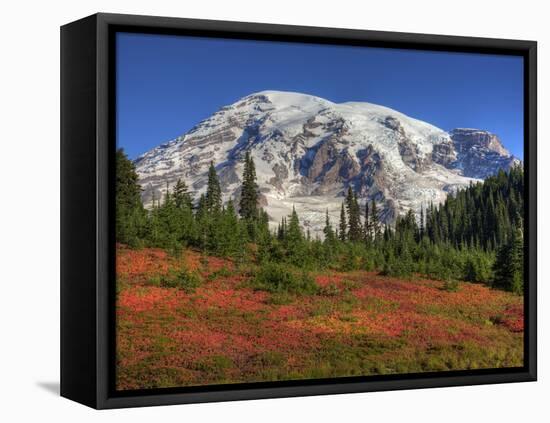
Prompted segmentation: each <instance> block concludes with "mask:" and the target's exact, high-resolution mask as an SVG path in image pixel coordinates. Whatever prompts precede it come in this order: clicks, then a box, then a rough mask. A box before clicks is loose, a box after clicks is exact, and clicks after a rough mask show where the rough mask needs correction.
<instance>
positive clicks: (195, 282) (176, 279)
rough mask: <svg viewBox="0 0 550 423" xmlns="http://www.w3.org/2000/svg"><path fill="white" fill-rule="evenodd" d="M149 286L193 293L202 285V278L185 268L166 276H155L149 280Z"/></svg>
mask: <svg viewBox="0 0 550 423" xmlns="http://www.w3.org/2000/svg"><path fill="white" fill-rule="evenodd" d="M149 284H150V285H153V286H159V287H163V288H178V289H183V290H184V291H185V292H194V291H195V289H196V288H198V287H199V286H200V285H201V284H202V278H201V277H200V275H199V274H198V273H196V272H190V271H188V270H187V269H185V268H182V269H179V270H177V271H170V272H169V273H167V274H166V275H155V276H153V277H151V278H150V279H149Z"/></svg>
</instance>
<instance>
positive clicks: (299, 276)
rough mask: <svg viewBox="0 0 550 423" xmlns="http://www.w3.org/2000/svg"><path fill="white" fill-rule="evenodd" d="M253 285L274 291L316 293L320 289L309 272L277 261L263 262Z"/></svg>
mask: <svg viewBox="0 0 550 423" xmlns="http://www.w3.org/2000/svg"><path fill="white" fill-rule="evenodd" d="M253 286H254V288H256V289H261V290H264V291H268V292H272V293H279V292H288V293H294V294H315V293H317V292H318V289H319V288H318V286H317V284H316V283H315V281H314V280H313V278H312V277H311V276H310V275H309V274H308V273H306V272H299V271H296V270H294V269H291V268H290V267H289V266H288V265H283V264H277V263H265V264H263V265H262V266H261V267H260V268H259V269H258V272H257V273H256V277H255V278H254V281H253Z"/></svg>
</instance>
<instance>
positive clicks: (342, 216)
mask: <svg viewBox="0 0 550 423" xmlns="http://www.w3.org/2000/svg"><path fill="white" fill-rule="evenodd" d="M347 228H348V224H347V220H346V210H345V209H344V203H342V209H341V210H340V228H339V230H338V233H339V238H340V241H342V242H343V241H345V240H346V232H347Z"/></svg>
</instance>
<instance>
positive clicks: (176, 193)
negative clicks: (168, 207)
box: [172, 179, 193, 210]
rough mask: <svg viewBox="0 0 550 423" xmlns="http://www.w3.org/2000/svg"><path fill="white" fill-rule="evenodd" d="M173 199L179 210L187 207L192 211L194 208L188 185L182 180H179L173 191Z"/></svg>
mask: <svg viewBox="0 0 550 423" xmlns="http://www.w3.org/2000/svg"><path fill="white" fill-rule="evenodd" d="M172 199H173V200H174V204H175V206H176V207H177V208H183V207H187V208H188V209H190V210H191V209H192V208H193V200H192V199H191V195H190V194H189V192H188V189H187V185H186V183H185V182H184V181H182V180H181V179H178V180H177V182H176V184H175V185H174V187H173V189H172Z"/></svg>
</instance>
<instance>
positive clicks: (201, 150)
mask: <svg viewBox="0 0 550 423" xmlns="http://www.w3.org/2000/svg"><path fill="white" fill-rule="evenodd" d="M246 151H250V153H251V155H252V157H253V159H254V162H255V165H256V173H257V178H258V185H259V187H260V191H261V201H262V206H263V207H264V208H265V209H266V210H267V212H268V214H269V216H270V219H271V221H272V222H278V221H280V218H281V217H282V216H284V215H288V214H289V213H290V211H291V210H292V206H293V205H295V206H296V210H297V211H298V213H299V215H300V218H301V220H302V223H303V224H304V225H305V226H306V227H309V228H311V230H312V234H315V233H316V232H317V231H319V232H320V231H321V229H322V227H323V225H324V214H325V210H326V209H328V210H329V214H330V215H331V217H332V220H333V223H334V224H335V223H336V222H337V221H338V216H339V210H340V204H341V202H342V199H343V195H344V193H345V191H346V189H347V187H348V186H352V187H353V188H354V189H355V190H356V191H357V193H358V195H359V197H360V198H361V199H362V201H361V202H362V203H364V201H365V200H367V199H368V200H370V199H375V200H376V201H377V202H378V203H379V204H380V206H381V208H382V212H381V215H382V218H383V219H384V220H385V221H388V222H391V221H392V220H393V219H394V218H395V216H396V215H397V214H398V213H402V212H405V211H407V210H408V209H413V210H414V211H415V212H418V211H419V210H420V207H421V204H424V205H426V204H428V203H430V202H434V203H439V202H441V201H443V200H444V199H445V198H446V196H447V194H448V193H449V192H452V191H454V190H456V189H457V188H459V187H464V186H467V185H468V184H469V183H470V182H471V181H476V180H479V179H483V178H486V177H487V176H489V175H491V174H494V173H495V172H497V171H498V170H499V169H502V168H504V169H507V168H509V167H511V166H513V165H514V164H516V163H519V160H518V159H517V158H515V157H513V156H512V155H511V154H510V153H509V152H508V151H507V150H506V149H505V148H504V147H503V146H502V144H501V142H500V141H499V139H498V138H497V137H496V136H495V135H493V134H490V133H488V132H486V131H481V130H477V129H455V130H453V131H451V132H450V133H447V132H445V131H443V130H441V129H439V128H436V127H435V126H432V125H430V124H428V123H425V122H422V121H420V120H416V119H413V118H411V117H408V116H405V115H404V114H402V113H399V112H397V111H395V110H392V109H389V108H387V107H383V106H378V105H374V104H370V103H359V102H348V103H340V104H336V103H332V102H330V101H328V100H325V99H322V98H319V97H315V96H311V95H306V94H300V93H292V92H280V91H262V92H259V93H254V94H251V95H248V96H246V97H244V98H242V99H240V100H239V101H237V102H236V103H233V104H231V105H229V106H225V107H222V108H221V109H220V110H219V111H217V112H216V113H214V114H213V115H212V116H210V117H209V118H208V119H205V120H203V121H202V122H200V123H199V124H198V125H197V126H195V127H194V128H193V129H192V130H190V131H189V132H187V133H186V134H184V135H182V136H180V137H178V138H176V139H174V140H172V141H170V142H168V143H166V144H162V145H160V146H158V147H156V148H154V149H152V150H150V151H149V152H147V153H145V154H143V155H142V156H140V157H139V158H138V159H137V160H136V161H135V164H136V169H137V172H138V175H139V178H140V183H141V185H142V187H143V190H144V191H143V199H144V202H145V203H146V204H148V203H150V202H151V199H152V197H153V192H155V198H157V199H158V198H160V197H162V196H163V193H164V192H165V190H166V186H168V187H172V186H173V185H174V184H175V183H176V181H177V180H178V179H179V178H181V179H182V180H184V181H185V182H186V183H187V185H188V186H189V187H190V190H191V191H192V192H193V194H194V196H195V197H197V196H198V195H200V194H201V193H203V192H204V191H205V189H206V180H207V171H208V167H209V165H210V162H211V161H212V162H213V163H214V165H215V166H216V169H217V172H218V175H219V177H220V182H221V185H222V189H223V192H224V198H225V200H228V199H229V198H234V199H235V200H238V197H239V195H240V192H239V190H240V182H241V175H242V171H243V158H244V155H245V152H246Z"/></svg>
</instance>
